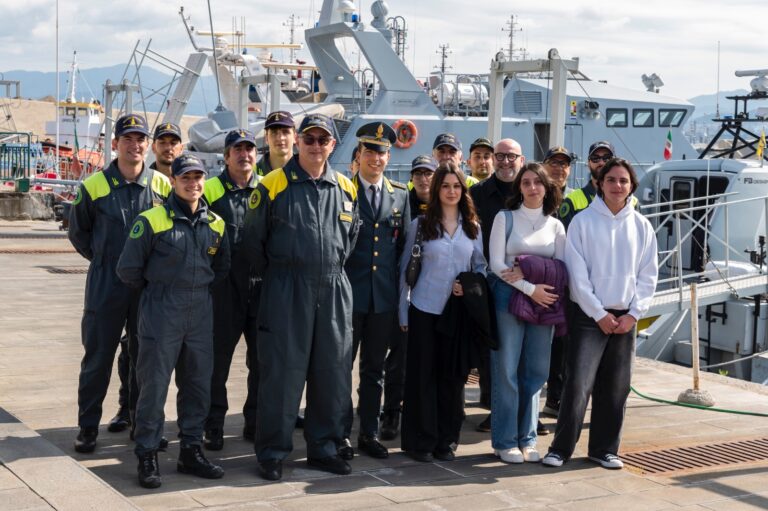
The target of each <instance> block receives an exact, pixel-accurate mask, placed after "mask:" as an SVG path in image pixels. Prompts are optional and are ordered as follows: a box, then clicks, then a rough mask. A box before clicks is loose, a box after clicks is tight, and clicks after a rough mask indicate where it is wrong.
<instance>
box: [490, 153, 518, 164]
mask: <svg viewBox="0 0 768 511" xmlns="http://www.w3.org/2000/svg"><path fill="white" fill-rule="evenodd" d="M520 156H522V155H520V154H515V153H496V154H494V155H493V157H494V158H496V161H497V162H499V163H501V162H503V161H504V160H509V162H510V163H514V162H516V161H517V159H518V158H520Z"/></svg>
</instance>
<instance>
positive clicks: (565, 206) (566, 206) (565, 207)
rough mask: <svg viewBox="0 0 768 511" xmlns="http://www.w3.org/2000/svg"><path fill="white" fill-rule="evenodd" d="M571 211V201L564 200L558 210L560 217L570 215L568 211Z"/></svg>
mask: <svg viewBox="0 0 768 511" xmlns="http://www.w3.org/2000/svg"><path fill="white" fill-rule="evenodd" d="M570 212H571V203H570V202H568V201H565V202H563V203H562V204H561V205H560V210H559V211H558V212H557V213H558V215H560V218H565V217H566V216H568V213H570Z"/></svg>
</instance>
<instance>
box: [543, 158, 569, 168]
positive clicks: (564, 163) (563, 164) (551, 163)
mask: <svg viewBox="0 0 768 511" xmlns="http://www.w3.org/2000/svg"><path fill="white" fill-rule="evenodd" d="M545 164H546V165H549V166H550V167H560V168H565V167H570V166H571V162H569V161H565V160H548V161H547V162H545Z"/></svg>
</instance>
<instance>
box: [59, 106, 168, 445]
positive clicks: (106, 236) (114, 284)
mask: <svg viewBox="0 0 768 511" xmlns="http://www.w3.org/2000/svg"><path fill="white" fill-rule="evenodd" d="M112 148H113V149H114V150H115V151H116V153H117V158H116V159H115V160H113V161H112V162H111V163H110V165H109V167H107V168H106V169H105V170H104V171H102V172H96V173H94V174H93V175H91V176H90V177H88V178H87V179H86V180H84V181H83V183H82V184H81V185H80V188H79V189H78V191H77V196H76V197H75V200H74V201H73V203H72V211H71V213H70V217H69V233H68V234H69V241H70V242H72V245H73V246H74V247H75V249H76V250H77V251H78V252H79V253H80V255H82V256H83V257H85V258H86V259H88V261H90V265H89V266H88V278H87V279H86V282H85V307H84V310H83V319H82V323H81V336H82V343H83V348H85V355H84V356H83V360H82V362H81V364H80V381H79V386H78V389H77V405H78V418H77V423H78V426H79V427H80V432H79V433H78V435H77V439H76V440H75V450H76V451H77V452H81V453H88V452H93V450H94V449H95V448H96V437H97V436H98V435H99V423H100V422H101V412H102V403H103V402H104V396H106V394H107V388H108V387H109V379H110V376H111V375H112V364H113V363H114V360H115V352H116V350H117V346H118V343H119V342H120V336H121V334H122V332H123V328H125V330H126V332H127V335H128V342H129V348H130V351H131V352H132V353H133V352H135V346H136V342H137V340H136V321H137V316H136V315H137V310H138V302H139V294H138V292H136V291H134V290H132V289H129V288H127V287H126V286H125V284H123V283H122V282H120V280H119V279H118V278H117V274H116V273H115V267H116V266H117V260H118V258H119V257H120V254H121V252H122V251H123V245H124V244H125V240H126V239H127V238H128V232H129V231H130V228H131V224H132V222H133V219H134V218H136V216H138V214H139V213H141V212H142V211H145V210H147V209H150V208H152V207H153V206H155V205H157V204H162V203H163V202H164V201H165V198H166V197H167V196H168V194H169V193H170V191H171V185H170V183H169V182H168V178H166V177H165V176H164V175H162V174H161V173H159V172H157V171H155V170H152V169H150V168H147V167H146V166H145V165H144V157H145V156H146V154H147V150H148V149H149V128H148V126H147V121H146V120H145V119H144V118H143V117H142V116H140V115H137V114H129V115H124V116H122V117H120V118H119V119H118V120H117V122H116V123H115V138H114V140H113V141H112ZM133 363H134V362H132V365H133Z"/></svg>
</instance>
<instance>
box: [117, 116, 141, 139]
mask: <svg viewBox="0 0 768 511" xmlns="http://www.w3.org/2000/svg"><path fill="white" fill-rule="evenodd" d="M128 133H141V134H142V135H145V136H147V137H148V136H149V126H148V125H147V120H146V119H145V118H144V117H142V116H141V115H139V114H128V115H124V116H122V117H120V118H119V119H118V120H117V122H116V123H115V138H120V137H122V136H123V135H127V134H128Z"/></svg>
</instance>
